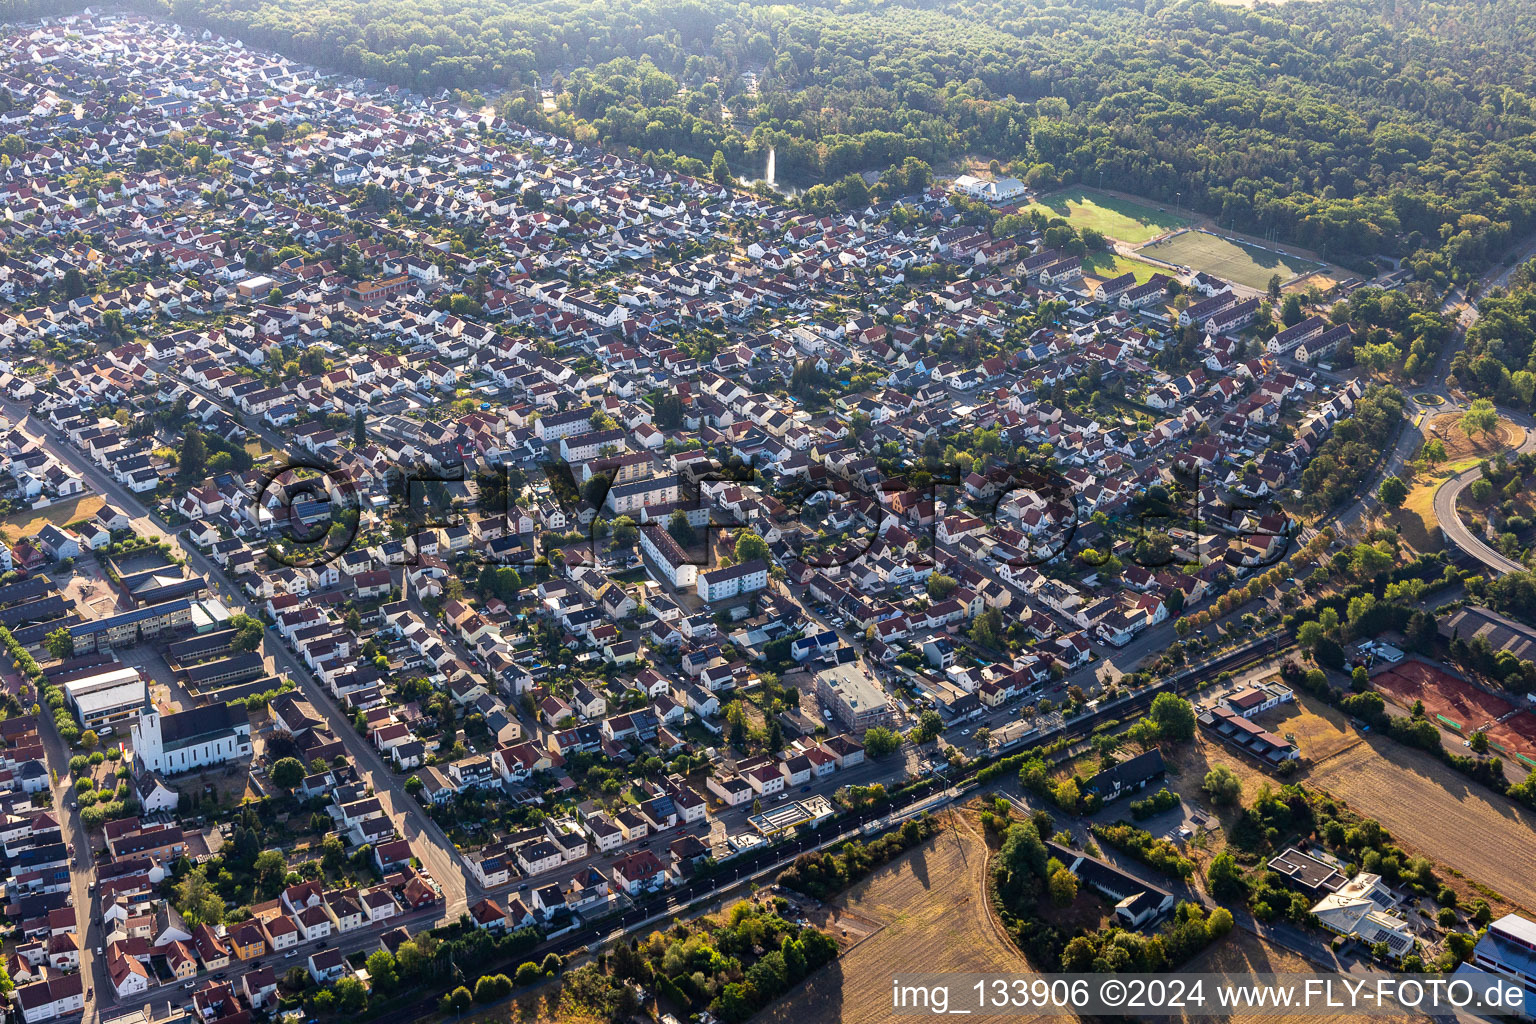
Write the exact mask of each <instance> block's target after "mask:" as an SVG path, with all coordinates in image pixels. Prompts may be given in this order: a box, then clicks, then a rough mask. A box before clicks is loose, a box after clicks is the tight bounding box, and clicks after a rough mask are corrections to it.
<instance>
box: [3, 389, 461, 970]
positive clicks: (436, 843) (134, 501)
mask: <svg viewBox="0 0 1536 1024" xmlns="http://www.w3.org/2000/svg"><path fill="white" fill-rule="evenodd" d="M0 406H3V407H4V408H5V410H6V412H7V414H8V415H10V416H11V417H12V419H13V422H17V421H19V420H20V419H21V418H22V417H23V416H26V415H27V414H28V412H29V411H30V410H28V409H26V408H25V407H22V406H19V405H16V404H14V403H0ZM28 422H29V429H30V430H31V432H33V433H41V434H42V435H43V436H44V437H45V438H46V439H47V440H48V441H49V442H50V444H49V448H50V450H51V451H53V452H54V453H55V454H56V455H57V456H58V457H59V458H61V459H63V460H64V461H65V462H67V463H69V464H70V466H72V467H73V468H74V469H75V470H76V471H77V472H79V473H81V474H82V475H83V476H84V477H85V478H86V479H87V480H89V481H91V485H92V486H93V487H94V488H95V489H96V490H97V491H98V492H99V493H100V494H102V495H103V496H104V497H106V498H108V499H109V500H110V501H112V502H113V503H114V504H115V505H117V507H119V508H121V509H122V510H123V511H124V512H126V513H127V514H128V515H129V516H130V518H132V520H133V526H134V529H135V531H136V532H137V533H139V535H141V536H145V537H150V538H159V539H162V540H165V541H167V542H169V543H172V544H175V545H176V546H178V547H180V548H181V549H182V551H183V552H184V553H185V554H186V556H187V559H188V561H189V563H190V564H191V565H192V567H193V568H194V569H196V570H197V571H198V572H200V573H201V574H202V575H203V576H205V577H206V578H207V579H208V580H209V581H210V583H211V584H212V585H213V586H214V588H215V589H216V590H217V591H218V592H219V596H220V597H221V598H222V599H223V600H224V601H225V603H226V604H228V605H230V606H231V608H232V609H234V610H236V611H245V612H246V613H247V614H250V615H253V616H254V615H256V614H257V613H258V609H257V608H256V607H255V606H254V605H253V604H251V602H249V601H248V600H247V599H246V598H245V596H244V594H243V593H242V592H241V591H240V590H239V588H237V587H236V586H234V584H233V583H231V582H229V581H228V580H227V579H226V578H225V577H224V574H223V571H222V570H221V569H220V568H219V567H218V566H217V565H216V564H214V563H213V562H212V561H210V560H209V559H208V558H207V557H206V556H204V555H203V554H202V552H200V551H198V550H197V549H196V548H195V547H193V546H191V545H190V544H189V545H182V544H180V543H179V541H178V539H177V538H176V537H174V536H173V535H172V534H170V533H167V532H166V531H165V530H164V529H162V528H161V526H160V525H159V523H158V522H157V521H156V520H155V519H153V518H151V517H150V516H149V514H148V511H147V510H146V509H145V507H144V504H143V502H142V501H140V500H139V498H138V496H137V495H135V494H133V493H131V492H129V491H128V490H127V489H126V488H124V487H122V486H120V485H119V484H118V483H117V482H116V481H115V480H113V479H112V478H111V477H110V476H108V475H107V474H106V473H105V472H103V471H102V470H101V469H100V468H99V467H98V466H96V465H95V464H94V463H92V462H91V461H90V460H89V459H87V458H86V457H85V456H84V455H82V454H81V453H79V452H78V451H77V450H76V449H75V448H74V447H73V446H72V445H70V444H69V442H68V440H67V439H66V438H64V437H63V436H62V435H61V434H59V433H58V432H57V431H55V430H54V429H53V427H52V426H51V425H50V424H49V423H48V422H47V421H46V420H45V419H42V418H41V417H32V418H31V419H30V420H29V421H28ZM221 581H222V583H221ZM267 648H268V650H269V651H270V652H271V654H272V656H273V659H274V661H275V662H276V663H277V664H278V665H279V667H280V668H282V669H283V670H284V671H285V672H286V673H287V674H288V675H289V676H290V677H291V678H292V679H293V680H294V681H295V682H296V683H297V684H298V685H299V687H300V689H301V690H302V692H303V693H304V696H305V698H306V699H307V700H309V701H310V703H311V704H313V705H314V706H315V708H316V710H318V711H320V712H321V713H322V714H324V715H325V716H326V717H327V720H328V721H329V722H330V723H331V724H332V727H333V729H334V731H335V732H336V734H337V736H338V737H340V739H341V740H342V742H343V744H345V746H346V748H347V753H348V754H349V756H350V757H351V758H352V760H353V763H354V764H355V765H356V766H357V767H358V768H359V769H360V771H361V772H362V773H364V774H365V775H367V776H368V777H369V778H368V781H369V782H370V783H371V784H372V786H373V789H374V795H375V796H377V797H378V798H379V802H380V804H381V806H382V807H383V809H384V812H385V813H386V814H388V815H389V816H390V818H391V819H392V820H393V821H394V822H395V827H396V828H397V829H398V830H399V831H400V834H401V835H402V836H403V837H405V838H406V839H408V840H410V841H411V848H412V851H413V852H414V853H415V854H416V856H418V857H420V858H421V861H422V864H423V865H424V866H425V867H426V869H427V871H428V872H429V873H430V874H431V875H432V877H433V878H435V879H436V880H437V882H438V884H439V885H440V886H442V888H443V895H444V898H445V905H444V909H443V917H445V918H446V919H448V920H452V919H454V918H456V917H457V916H458V914H459V913H460V912H461V911H463V910H464V909H465V908H466V907H467V906H468V903H469V896H470V894H471V893H473V894H474V898H476V899H478V898H479V893H478V890H479V887H478V885H476V884H475V882H474V879H473V877H472V876H470V874H469V872H468V869H467V867H466V866H465V865H464V861H463V857H462V855H460V854H459V852H458V851H457V850H456V849H455V847H454V846H453V844H452V843H451V842H449V841H448V838H447V836H445V835H444V834H443V831H442V829H441V828H440V827H438V825H437V824H436V823H435V822H433V821H432V820H431V819H430V818H428V817H427V816H426V815H425V813H423V812H422V811H421V809H420V808H419V806H418V805H417V804H416V802H415V801H414V800H412V799H411V798H410V797H408V796H407V795H406V794H405V791H404V783H403V781H402V780H399V779H397V778H396V777H395V775H394V773H393V772H390V771H389V770H388V769H387V768H385V767H384V764H383V762H382V761H381V760H380V758H379V755H378V753H377V752H376V751H375V750H374V749H373V747H372V746H371V745H370V744H369V743H368V742H367V740H366V739H364V738H363V737H362V736H360V735H359V734H358V732H357V730H356V729H354V728H353V727H352V725H351V723H350V722H349V720H348V719H347V717H346V716H345V715H344V714H343V713H342V712H341V711H340V709H339V708H338V707H337V705H336V703H335V702H334V701H333V700H332V699H331V696H330V694H329V692H327V691H326V690H325V689H324V688H323V687H322V686H321V685H320V684H319V683H318V681H317V680H316V679H315V678H314V676H313V675H312V674H311V673H310V671H309V667H308V666H307V665H305V664H304V663H303V662H301V661H299V660H298V659H297V658H295V657H294V655H293V653H292V652H291V651H289V650H288V648H287V647H286V646H285V645H284V644H283V643H282V642H281V641H280V640H279V641H277V642H274V643H271V644H268V645H267ZM44 731H45V733H46V731H47V730H46V728H45V730H44ZM63 764H64V768H65V769H67V767H68V755H67V752H66V753H65V754H64V758H63ZM75 820H76V822H77V823H78V817H76V819H75ZM77 848H78V846H77ZM471 887H473V888H471ZM92 948H93V949H94V947H92Z"/></svg>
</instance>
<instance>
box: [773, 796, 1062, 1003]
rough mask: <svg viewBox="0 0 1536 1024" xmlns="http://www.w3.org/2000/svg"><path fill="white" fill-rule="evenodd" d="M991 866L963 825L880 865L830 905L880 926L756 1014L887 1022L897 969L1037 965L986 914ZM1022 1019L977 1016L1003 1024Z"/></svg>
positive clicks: (1005, 969)
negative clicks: (892, 977)
mask: <svg viewBox="0 0 1536 1024" xmlns="http://www.w3.org/2000/svg"><path fill="white" fill-rule="evenodd" d="M947 820H949V821H954V820H955V819H954V818H953V817H950V818H949V819H947ZM986 865H987V847H986V842H985V841H984V840H983V839H982V837H981V834H980V833H979V832H977V831H974V830H973V829H972V828H971V827H970V826H969V825H967V824H963V823H962V824H960V825H959V826H958V829H957V828H946V829H945V830H944V831H943V832H941V833H940V834H939V835H938V836H937V837H935V838H934V839H933V840H932V841H931V842H928V843H925V844H924V845H923V846H921V847H919V848H918V849H916V850H913V851H911V852H910V853H907V854H905V855H903V856H902V857H900V858H899V859H897V860H895V861H893V862H891V863H890V864H887V865H886V866H885V867H883V868H880V869H879V870H878V871H876V872H875V873H874V874H873V875H871V876H870V877H869V878H867V879H865V880H864V881H863V882H860V883H859V884H858V885H856V886H854V887H853V888H852V889H851V890H849V891H848V893H847V894H845V895H844V896H843V897H842V898H840V899H838V900H837V901H835V904H834V905H835V907H836V908H837V909H838V910H840V911H848V912H851V913H852V914H854V915H857V917H859V918H864V919H869V920H872V921H877V922H879V923H880V925H881V927H880V928H879V929H878V930H877V931H875V932H874V933H873V934H871V935H870V936H869V937H868V938H866V939H865V940H864V941H862V942H860V943H858V944H857V945H855V946H854V947H853V948H852V949H850V950H849V951H848V952H847V953H846V954H844V955H843V956H842V957H840V958H839V959H838V960H837V961H836V962H835V963H833V964H831V965H829V966H827V967H825V968H823V969H822V970H820V971H818V972H816V973H815V974H813V975H812V976H811V977H810V978H808V979H806V981H805V983H804V984H803V985H801V986H800V987H799V988H797V989H796V990H795V991H793V992H791V993H790V994H789V995H787V996H785V997H784V998H782V999H780V1000H778V1001H777V1002H775V1003H773V1004H772V1005H771V1006H769V1007H767V1008H766V1009H765V1010H763V1011H762V1013H760V1014H759V1015H758V1016H757V1017H756V1018H754V1019H755V1020H757V1021H758V1022H760V1024H764V1022H766V1024H804V1022H807V1021H815V1022H816V1024H836V1022H843V1024H853V1022H866V1021H867V1022H870V1024H874V1022H877V1021H879V1022H884V1021H888V1020H890V1019H891V976H892V975H895V974H902V973H906V974H919V973H936V972H944V973H987V972H998V973H1017V974H1026V973H1030V972H1032V970H1033V968H1031V966H1030V964H1029V961H1027V960H1026V959H1025V958H1024V956H1023V954H1022V953H1020V952H1019V951H1018V950H1017V949H1016V948H1015V947H1014V945H1013V943H1012V941H1011V940H1010V939H1009V938H1008V936H1007V935H1006V934H1005V933H1004V932H1003V931H1002V930H1001V928H1000V927H998V926H996V925H994V923H993V919H992V916H991V914H990V913H989V912H988V911H989V908H988V907H987V904H986V895H985V890H984V887H983V881H984V879H985V872H986ZM972 1019H973V1018H970V1017H968V1018H967V1020H972ZM1024 1019H1027V1018H1023V1017H1018V1016H1012V1015H1009V1016H988V1017H975V1018H974V1020H976V1021H997V1022H999V1024H1003V1022H1016V1021H1021V1020H1024Z"/></svg>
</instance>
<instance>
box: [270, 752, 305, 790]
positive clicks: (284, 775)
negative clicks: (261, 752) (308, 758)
mask: <svg viewBox="0 0 1536 1024" xmlns="http://www.w3.org/2000/svg"><path fill="white" fill-rule="evenodd" d="M303 781H304V764H303V762H302V761H300V760H299V759H298V758H296V757H280V758H278V759H277V761H276V763H274V764H273V765H272V784H273V785H274V786H278V787H279V788H281V789H286V790H288V791H289V792H290V793H291V792H293V791H294V790H295V789H297V788H298V786H299V783H301V782H303Z"/></svg>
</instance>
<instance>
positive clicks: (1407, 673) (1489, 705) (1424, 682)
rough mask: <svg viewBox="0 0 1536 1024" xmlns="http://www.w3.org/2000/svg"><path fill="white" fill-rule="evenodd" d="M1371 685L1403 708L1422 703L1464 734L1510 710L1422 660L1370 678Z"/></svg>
mask: <svg viewBox="0 0 1536 1024" xmlns="http://www.w3.org/2000/svg"><path fill="white" fill-rule="evenodd" d="M1371 685H1372V686H1374V687H1375V688H1376V689H1378V690H1380V691H1381V692H1382V694H1384V695H1385V696H1387V697H1389V698H1391V699H1392V700H1393V701H1394V702H1396V703H1398V704H1400V705H1402V706H1404V707H1408V708H1411V707H1413V703H1414V701H1416V700H1422V701H1423V702H1424V708H1425V710H1426V711H1428V712H1429V713H1430V714H1431V715H1444V716H1445V717H1447V718H1449V719H1450V720H1451V721H1453V722H1455V723H1456V724H1458V725H1460V726H1461V727H1462V728H1463V729H1465V730H1468V731H1471V730H1474V729H1476V728H1478V727H1479V726H1481V725H1484V724H1486V723H1487V722H1489V721H1491V720H1492V719H1495V718H1498V717H1500V716H1502V715H1504V714H1506V713H1508V712H1509V711H1512V710H1513V709H1514V705H1513V704H1511V703H1510V702H1509V701H1507V700H1505V699H1504V698H1503V697H1499V696H1496V695H1495V694H1492V693H1489V692H1487V691H1486V690H1481V689H1479V688H1478V687H1476V686H1473V685H1472V684H1471V683H1468V682H1465V681H1463V680H1461V679H1457V678H1456V677H1455V676H1453V675H1450V674H1449V673H1447V672H1443V671H1441V670H1440V669H1437V668H1435V667H1434V666H1432V665H1427V664H1425V663H1424V662H1422V661H1412V660H1409V661H1404V662H1402V663H1400V664H1399V665H1397V666H1396V667H1394V668H1390V669H1388V670H1387V671H1385V672H1382V673H1380V674H1378V675H1375V676H1372V677H1371Z"/></svg>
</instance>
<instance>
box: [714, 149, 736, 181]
mask: <svg viewBox="0 0 1536 1024" xmlns="http://www.w3.org/2000/svg"><path fill="white" fill-rule="evenodd" d="M709 176H710V179H711V180H713V181H714V183H715V184H716V185H730V184H731V180H732V179H731V168H730V167H729V166H728V165H727V164H726V162H725V154H724V153H722V152H720V151H719V150H718V149H717V150H715V155H714V157H713V158H711V159H710V161H709Z"/></svg>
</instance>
